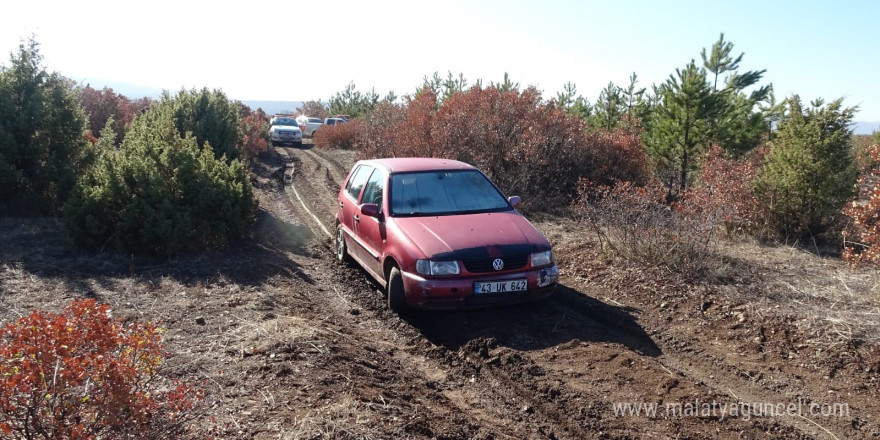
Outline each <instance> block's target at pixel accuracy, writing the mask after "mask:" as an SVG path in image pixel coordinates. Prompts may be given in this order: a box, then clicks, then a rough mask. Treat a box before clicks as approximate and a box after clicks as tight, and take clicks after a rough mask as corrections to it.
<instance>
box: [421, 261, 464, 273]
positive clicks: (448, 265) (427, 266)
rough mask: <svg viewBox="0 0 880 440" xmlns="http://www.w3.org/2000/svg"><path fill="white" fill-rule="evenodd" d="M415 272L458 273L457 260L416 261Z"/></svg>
mask: <svg viewBox="0 0 880 440" xmlns="http://www.w3.org/2000/svg"><path fill="white" fill-rule="evenodd" d="M416 272H418V273H420V274H422V275H458V274H459V273H460V272H459V270H458V262H457V261H431V260H418V261H416Z"/></svg>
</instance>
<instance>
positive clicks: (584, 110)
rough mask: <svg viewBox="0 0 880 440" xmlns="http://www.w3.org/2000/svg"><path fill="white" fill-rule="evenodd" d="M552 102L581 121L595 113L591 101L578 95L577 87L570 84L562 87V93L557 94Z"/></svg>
mask: <svg viewBox="0 0 880 440" xmlns="http://www.w3.org/2000/svg"><path fill="white" fill-rule="evenodd" d="M552 102H553V103H554V104H555V105H556V106H557V107H559V108H561V109H563V110H565V112H566V113H568V114H570V115H573V116H577V117H579V118H581V119H587V118H588V117H589V116H590V114H591V113H592V111H593V109H592V107H591V106H590V101H588V100H587V99H586V98H584V97H583V96H581V95H578V93H577V86H576V85H574V84H573V83H570V82H568V83H565V85H564V86H562V91H561V92H559V93H557V94H556V98H555V99H553V100H552Z"/></svg>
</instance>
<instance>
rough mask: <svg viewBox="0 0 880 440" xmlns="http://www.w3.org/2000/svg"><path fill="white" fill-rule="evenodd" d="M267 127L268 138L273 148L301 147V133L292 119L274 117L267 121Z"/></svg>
mask: <svg viewBox="0 0 880 440" xmlns="http://www.w3.org/2000/svg"><path fill="white" fill-rule="evenodd" d="M269 125H270V127H269V138H270V139H271V140H272V146H273V147H275V146H277V145H279V144H293V145H294V146H297V147H301V146H302V143H303V142H302V140H303V139H302V137H303V133H302V130H301V129H300V128H299V126H298V125H297V124H296V120H295V119H293V117H286V116H275V117H273V118H272V120H271V121H269Z"/></svg>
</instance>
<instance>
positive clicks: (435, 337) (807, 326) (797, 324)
mask: <svg viewBox="0 0 880 440" xmlns="http://www.w3.org/2000/svg"><path fill="white" fill-rule="evenodd" d="M354 161H355V155H354V154H353V153H352V152H348V151H324V150H318V149H315V148H311V145H309V144H308V143H307V144H306V145H305V146H304V147H303V148H276V149H275V150H274V151H273V152H271V153H270V154H266V155H264V156H263V157H261V158H260V159H259V160H258V161H256V162H255V163H254V165H253V183H254V185H255V188H256V190H257V195H258V197H259V199H260V206H261V210H260V213H259V221H258V225H257V227H256V228H255V233H254V237H253V239H252V240H247V241H243V242H241V243H238V244H236V245H234V246H232V247H230V248H229V249H225V250H222V251H215V252H212V253H210V254H207V255H201V256H198V257H181V258H177V259H173V260H171V261H167V260H151V259H145V258H138V257H131V256H126V255H119V254H115V253H110V252H103V253H99V254H97V255H96V254H86V253H81V252H79V251H75V250H72V249H70V248H69V247H68V246H67V244H66V240H65V237H64V235H63V229H62V228H61V225H60V224H59V222H58V221H56V220H55V219H18V218H16V219H11V218H4V219H0V243H3V245H2V247H0V321H3V322H6V321H10V320H14V319H16V318H17V317H19V316H21V315H23V314H26V313H28V312H29V311H30V310H31V309H33V308H44V309H49V310H60V309H61V308H62V307H64V306H65V305H66V304H68V303H69V302H70V301H71V300H72V299H74V298H79V297H91V298H96V299H98V300H99V301H100V302H105V303H108V304H110V305H111V307H112V309H113V311H114V316H117V317H121V318H123V319H126V320H135V319H136V320H153V321H157V320H161V321H162V322H163V323H164V326H165V327H166V328H167V329H168V330H167V333H166V342H167V345H168V349H169V351H170V352H171V353H172V354H173V356H171V357H170V358H169V360H168V361H167V363H166V365H165V370H164V373H165V374H166V375H168V376H171V377H175V378H181V379H183V380H186V381H188V382H191V383H196V384H198V385H199V386H200V387H202V388H203V389H204V390H205V391H206V393H207V396H208V397H207V399H206V402H205V407H204V408H202V410H201V411H203V412H202V413H201V416H200V422H199V423H198V424H194V425H193V430H194V431H200V430H202V431H204V430H207V429H211V428H213V429H214V430H215V432H216V434H217V435H216V437H218V438H232V439H251V438H256V439H322V438H340V439H348V438H370V439H401V438H419V439H422V438H425V439H427V438H437V439H526V438H528V439H531V438H535V439H581V438H616V439H630V438H631V439H644V438H660V439H667V438H668V439H672V438H676V439H685V438H692V439H703V438H746V439H760V438H791V439H795V438H797V439H861V438H877V437H878V436H880V403H878V402H880V387H878V385H880V383H878V382H880V350H878V345H880V344H878V341H880V339H878V335H880V329H878V326H880V308H878V304H880V276H878V274H877V272H876V271H872V270H868V269H850V268H849V267H847V266H845V265H844V264H842V263H841V262H839V261H837V260H834V259H828V258H821V257H818V256H815V255H813V254H810V253H808V252H805V251H802V250H799V249H796V248H791V247H767V246H763V245H758V244H754V243H746V242H734V243H730V244H728V245H726V246H725V247H724V250H725V252H727V253H728V256H727V257H728V258H727V259H726V261H728V262H730V263H729V264H730V267H729V268H728V271H729V273H728V274H727V276H725V277H724V281H723V282H719V281H715V282H712V283H708V282H695V281H689V280H686V279H684V278H682V277H681V276H678V275H676V274H674V273H671V272H669V271H668V270H665V269H662V268H643V267H637V266H633V265H629V264H626V263H624V262H619V261H618V262H609V261H607V259H605V258H603V257H602V256H601V255H599V253H598V251H597V250H596V246H595V243H594V242H593V241H592V239H591V237H590V234H589V233H587V232H585V231H584V229H583V227H582V226H581V225H579V224H578V223H577V222H575V221H572V220H566V219H559V218H551V217H540V216H536V218H535V219H533V220H534V223H535V224H536V226H538V228H539V229H541V230H542V231H544V233H545V234H546V235H547V236H548V238H549V239H550V241H551V242H552V243H553V244H554V249H555V254H556V256H557V259H558V261H559V263H560V267H561V269H562V279H561V286H560V287H559V289H558V290H557V291H556V293H555V294H554V296H553V297H552V298H551V299H550V300H548V301H546V302H542V303H538V304H530V305H523V306H517V307H506V308H498V309H490V310H480V311H467V312H452V313H414V314H411V315H409V316H407V317H406V318H405V319H402V318H401V317H398V316H397V315H395V314H393V313H391V312H389V311H387V310H386V309H385V308H384V305H383V304H384V302H383V298H382V295H381V293H379V292H378V291H377V286H376V284H375V283H373V282H372V281H370V279H369V278H368V276H367V275H366V274H365V273H364V272H363V271H361V270H360V269H358V268H356V267H352V266H344V265H341V264H339V263H336V262H335V260H334V259H333V258H332V251H331V249H330V245H331V240H330V237H329V230H332V227H333V220H332V219H333V215H334V213H335V195H336V192H337V191H338V187H339V183H340V182H341V181H342V179H344V177H345V175H346V173H347V171H348V169H349V168H350V166H351V165H352V164H353V163H354ZM640 404H641V405H640ZM713 404H714V406H712V405H713ZM758 404H760V405H761V406H760V407H758ZM835 404H836V406H835ZM653 405H656V413H653V414H645V410H646V409H647V410H649V411H650V409H651V408H653V407H654V406H653ZM767 405H773V408H772V410H773V411H774V414H773V415H770V414H767V411H769V410H770V408H768V407H767ZM823 405H824V406H823ZM733 406H736V407H737V409H736V414H733V408H732V407H733ZM789 408H792V409H793V411H789ZM813 408H815V409H816V412H815V413H814V412H813V411H812V409H813ZM761 410H763V412H764V413H763V414H756V412H760V411H761ZM844 410H845V413H844ZM746 411H747V412H746ZM777 411H778V412H779V413H780V414H777V413H775V412H777ZM823 411H824V412H825V413H826V414H825V415H823V414H822V412H823ZM635 412H638V414H634V413H635ZM831 412H835V414H830V413H831ZM838 413H841V414H838ZM212 417H213V421H212Z"/></svg>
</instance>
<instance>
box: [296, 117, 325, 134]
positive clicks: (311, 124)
mask: <svg viewBox="0 0 880 440" xmlns="http://www.w3.org/2000/svg"><path fill="white" fill-rule="evenodd" d="M296 122H297V123H298V124H299V128H300V129H301V130H302V132H303V136H308V137H312V136H314V135H315V132H316V131H318V129H319V128H321V126H322V125H324V120H322V119H321V118H310V117H308V116H297V118H296Z"/></svg>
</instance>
